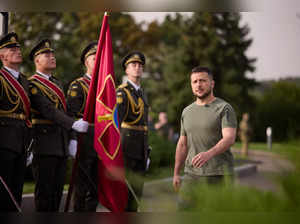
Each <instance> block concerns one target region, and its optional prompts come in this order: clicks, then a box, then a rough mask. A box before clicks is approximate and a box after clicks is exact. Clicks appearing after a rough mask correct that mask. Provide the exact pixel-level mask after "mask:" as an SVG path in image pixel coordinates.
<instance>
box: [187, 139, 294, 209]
mask: <svg viewBox="0 0 300 224" xmlns="http://www.w3.org/2000/svg"><path fill="white" fill-rule="evenodd" d="M296 144H297V145H298V146H299V141H297V142H288V143H281V144H277V145H276V151H277V152H279V153H280V154H283V155H285V156H287V157H288V158H290V159H292V162H293V163H294V166H295V170H293V171H291V173H289V174H285V175H282V176H278V177H277V178H276V180H277V181H278V184H279V185H280V186H281V191H280V193H279V192H277V193H273V192H265V191H259V190H256V189H253V188H248V187H241V186H239V185H233V184H231V183H230V182H226V184H225V185H224V186H214V187H213V186H211V185H210V186H208V185H205V184H202V185H197V186H193V187H192V188H191V191H190V192H189V193H187V194H186V196H187V197H188V198H190V199H192V204H191V205H190V207H187V208H185V211H197V212H198V211H202V212H207V211H209V212H211V211H222V212H223V211H226V212H228V211H229V212H237V211H239V212H299V211H300V180H299V175H300V161H299V159H297V158H299V156H300V150H299V147H297V146H296ZM256 146H258V147H260V146H261V144H256V143H254V144H253V147H254V148H256Z"/></svg>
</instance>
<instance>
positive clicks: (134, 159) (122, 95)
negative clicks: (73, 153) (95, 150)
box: [117, 82, 149, 211]
mask: <svg viewBox="0 0 300 224" xmlns="http://www.w3.org/2000/svg"><path fill="white" fill-rule="evenodd" d="M117 103H118V115H119V120H120V121H121V122H122V123H121V144H122V149H123V154H124V163H125V167H126V178H127V180H128V182H129V183H130V185H131V187H132V188H133V190H134V192H135V194H136V196H137V197H138V199H140V198H141V196H142V193H143V186H144V180H143V176H144V174H145V169H146V161H147V157H148V128H147V126H148V122H147V118H148V108H149V105H148V102H147V98H146V95H145V93H144V92H143V91H142V90H140V91H136V90H135V88H134V87H133V85H132V84H131V83H130V82H127V83H125V84H123V85H121V86H119V88H118V89H117ZM137 208H138V204H137V202H136V200H135V198H134V195H133V194H132V192H131V191H130V190H129V191H128V205H127V208H126V211H137Z"/></svg>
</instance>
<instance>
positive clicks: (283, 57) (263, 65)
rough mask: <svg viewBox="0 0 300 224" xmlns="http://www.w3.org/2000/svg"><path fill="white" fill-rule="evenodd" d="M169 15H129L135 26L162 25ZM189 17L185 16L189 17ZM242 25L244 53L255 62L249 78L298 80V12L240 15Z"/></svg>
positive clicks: (164, 13)
mask: <svg viewBox="0 0 300 224" xmlns="http://www.w3.org/2000/svg"><path fill="white" fill-rule="evenodd" d="M167 13H170V12H135V13H131V14H132V15H133V16H134V17H135V19H136V20H137V21H138V22H141V21H146V22H150V21H152V20H155V19H156V20H157V21H159V22H161V21H163V19H164V17H165V15H166V14H167ZM190 14H191V13H184V15H186V16H189V15H190ZM241 14H242V20H241V25H245V24H248V26H249V28H250V33H249V38H252V39H253V43H252V45H251V46H250V47H249V49H248V51H247V52H246V54H247V56H248V57H251V58H256V59H257V61H256V62H255V67H256V71H255V72H253V73H248V74H247V76H248V77H249V78H254V79H256V80H258V81H261V80H271V79H272V80H278V79H280V78H285V77H299V78H300V57H299V54H300V10H299V12H298V16H297V12H296V10H291V9H284V10H274V11H273V10H272V11H271V10H266V11H264V12H242V13H241Z"/></svg>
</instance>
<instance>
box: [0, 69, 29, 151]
mask: <svg viewBox="0 0 300 224" xmlns="http://www.w3.org/2000/svg"><path fill="white" fill-rule="evenodd" d="M2 69H3V70H4V71H6V72H7V73H9V71H7V70H6V69H5V68H2ZM9 74H10V73H9ZM18 82H19V83H20V84H21V86H22V87H23V89H24V90H25V92H26V93H27V94H28V93H29V83H28V81H27V79H26V77H25V76H24V75H22V74H21V73H20V75H19V78H18ZM4 114H25V111H24V108H23V103H22V101H21V100H20V96H18V95H17V94H16V91H15V90H14V88H13V87H12V86H11V85H10V84H9V83H8V82H7V81H6V80H5V78H4V77H3V75H2V74H1V73H0V148H2V149H7V150H11V151H14V152H18V153H23V152H24V150H25V148H26V147H28V145H29V141H30V129H29V128H28V126H27V125H26V122H25V120H21V119H15V118H9V117H5V116H1V115H4Z"/></svg>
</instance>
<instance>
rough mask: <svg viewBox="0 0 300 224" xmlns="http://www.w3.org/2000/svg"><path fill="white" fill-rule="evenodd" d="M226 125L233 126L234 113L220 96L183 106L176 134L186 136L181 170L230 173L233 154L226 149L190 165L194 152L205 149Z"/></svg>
mask: <svg viewBox="0 0 300 224" xmlns="http://www.w3.org/2000/svg"><path fill="white" fill-rule="evenodd" d="M226 127H231V128H236V127H237V120H236V115H235V112H234V109H233V108H232V107H231V106H230V104H228V103H227V102H225V101H224V100H222V99H220V98H216V99H215V100H214V101H213V102H211V103H210V104H206V105H203V106H200V105H198V104H196V103H192V104H191V105H189V106H187V107H186V108H185V109H184V110H183V112H182V115H181V131H180V135H182V136H187V148H188V155H187V158H186V161H185V168H184V172H185V173H188V174H193V175H200V176H213V175H224V174H232V173H233V156H232V154H231V152H230V149H228V150H226V151H225V152H223V153H221V154H219V155H217V156H215V157H213V158H211V159H210V160H209V161H207V162H206V163H205V164H204V165H203V166H202V167H200V168H194V167H193V165H192V159H193V157H194V156H195V155H197V154H198V153H199V152H205V151H208V150H209V149H210V148H212V147H213V146H215V145H216V144H217V143H218V142H219V141H220V140H221V139H222V129H223V128H226Z"/></svg>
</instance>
